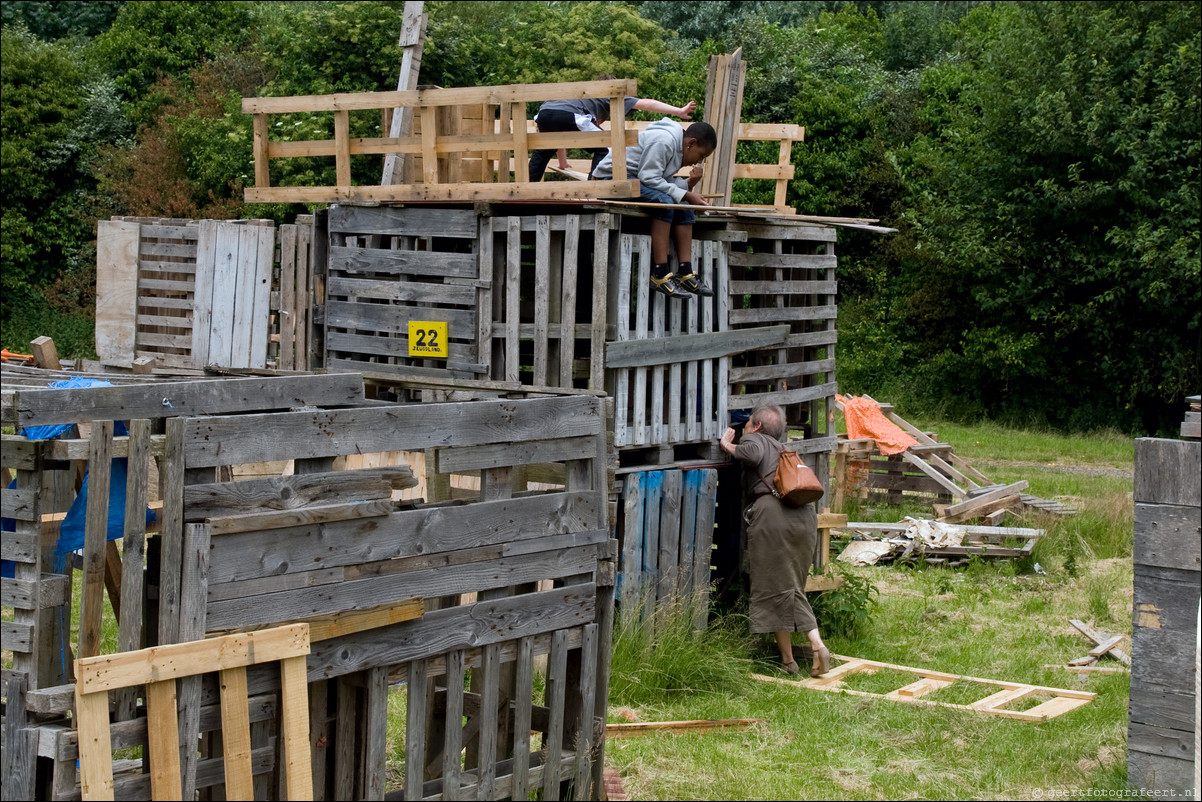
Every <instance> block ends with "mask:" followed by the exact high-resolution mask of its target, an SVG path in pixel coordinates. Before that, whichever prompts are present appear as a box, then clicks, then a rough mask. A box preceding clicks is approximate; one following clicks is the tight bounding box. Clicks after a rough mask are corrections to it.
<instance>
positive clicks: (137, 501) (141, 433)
mask: <svg viewBox="0 0 1202 802" xmlns="http://www.w3.org/2000/svg"><path fill="white" fill-rule="evenodd" d="M149 468H150V421H149V420H146V419H145V418H139V419H134V420H131V421H130V422H129V461H128V472H127V478H126V484H125V532H124V534H123V535H122V538H121V551H122V555H121V562H122V564H121V593H122V595H123V597H124V598H125V604H123V605H121V613H120V616H119V619H120V620H119V622H118V627H117V633H118V634H117V647H118V648H119V649H120V650H121V651H123V652H130V651H134V650H136V649H140V648H142V603H141V599H142V583H143V582H142V581H143V564H144V562H145V559H146V498H147V481H148V476H147V474H148V471H149ZM136 704H137V697H136V694H135V692H134V691H133V690H130V689H126V690H123V691H121V692H120V693H119V694H118V696H117V716H116V720H117V721H128V720H129V719H131V718H133V717H134V713H135V707H136Z"/></svg>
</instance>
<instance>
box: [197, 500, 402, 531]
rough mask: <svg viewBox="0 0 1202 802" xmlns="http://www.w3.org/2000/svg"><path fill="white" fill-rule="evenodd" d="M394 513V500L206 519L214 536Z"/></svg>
mask: <svg viewBox="0 0 1202 802" xmlns="http://www.w3.org/2000/svg"><path fill="white" fill-rule="evenodd" d="M394 510H395V507H394V505H393V503H392V502H391V501H382V500H381V501H354V502H350V503H346V504H319V505H317V506H313V507H303V508H301V509H297V510H272V511H270V512H258V513H254V512H251V513H240V514H235V515H226V516H221V517H216V518H206V519H205V521H206V522H207V523H208V525H209V530H210V532H211V533H212V534H214V535H230V534H238V533H241V532H261V531H264V530H268V529H284V528H288V527H295V526H306V525H313V524H322V523H331V522H334V521H348V520H352V519H363V518H376V517H379V516H382V515H388V514H389V513H390V512H393V511H394ZM191 514H195V513H191Z"/></svg>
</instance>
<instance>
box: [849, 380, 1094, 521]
mask: <svg viewBox="0 0 1202 802" xmlns="http://www.w3.org/2000/svg"><path fill="white" fill-rule="evenodd" d="M835 400H836V403H837V405H838V407H839V409H840V410H842V411H843V416H844V420H845V421H846V424H847V435H846V438H845V437H844V436H843V435H840V440H839V444H838V447H837V452H836V455H835V475H834V482H833V484H834V489H833V496H834V499H833V503H832V509H835V510H839V509H842V505H843V502H844V499H846V498H847V497H848V496H850V495H856V496H859V497H865V498H866V497H867V496H868V492H869V491H870V490H872V491H874V492H875V493H883V494H885V495H886V496H887V499H888V501H889V502H890V503H895V504H899V503H901V502H902V501H903V499H906V498H913V497H914V494H919V495H921V496H922V497H925V498H930V497H931V496H933V497H934V498H935V500H936V504H935V506H934V510H935V513H936V515H937V517H938V520H939V522H941V523H946V524H960V523H967V522H970V521H977V520H980V521H983V522H984V523H986V524H989V525H996V524H998V523H1000V522H1001V520H1002V519H1003V518H1005V517H1006V516H1007V515H1009V514H1018V513H1023V512H1031V511H1040V512H1044V513H1049V514H1053V515H1074V514H1076V510H1074V509H1073V508H1071V507H1068V506H1066V505H1065V504H1062V503H1061V502H1059V501H1054V500H1049V499H1043V498H1039V497H1038V496H1034V495H1031V494H1030V493H1027V492H1026V491H1027V487H1028V484H1027V482H1026V481H1025V480H1022V481H1018V482H1014V483H1012V484H1008V485H1001V484H998V483H996V482H994V481H992V480H990V479H989V477H987V476H985V475H984V474H983V473H981V472H980V471H978V470H977V469H976V468H974V467H973V466H972V465H971V464H970V463H969V462H968V460H966V459H964V458H963V457H961V456H960V455H958V454H956V452H955V450H954V449H953V448H952V446H951V444H950V443H941V442H938V441H937V440H936V439H935V438H934V437H933V436H932V435H931V434H930V433H928V432H923V431H920V430H919V429H918V428H917V427H915V426H914V425H912V424H911V423H909V422H908V421H906V420H905V419H904V418H902V417H901V416H900V415H898V414H897V413H896V412H895V411H894V410H893V406H892V405H891V404H880V403H877V402H876V401H875V400H873V399H872V398H871V397H870V396H866V395H865V396H846V397H845V396H842V395H836V396H835ZM939 502H948V503H939Z"/></svg>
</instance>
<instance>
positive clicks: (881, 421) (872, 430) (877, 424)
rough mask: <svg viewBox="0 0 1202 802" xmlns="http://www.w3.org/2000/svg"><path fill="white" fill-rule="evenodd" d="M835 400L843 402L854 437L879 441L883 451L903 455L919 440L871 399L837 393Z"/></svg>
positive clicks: (845, 416) (850, 432)
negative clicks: (887, 416) (906, 431)
mask: <svg viewBox="0 0 1202 802" xmlns="http://www.w3.org/2000/svg"><path fill="white" fill-rule="evenodd" d="M835 400H837V401H838V402H839V403H840V404H842V405H843V420H844V421H845V422H846V423H847V437H848V439H850V440H862V439H868V440H875V441H876V447H877V450H878V451H880V452H881V453H882V454H886V455H887V454H900V453H901V452H903V451H905V450H906V449H907V448H909V447H910V446H916V445H918V441H917V440H915V439H914V438H913V437H911V436H910V435H908V434H906V433H905V432H904V431H902V429H901V427H899V426H898V425H897V424H896V423H894V422H893V421H891V420H889V419H888V418H886V417H885V413H884V412H881V407H880V405H879V404H878V403H877V402H875V401H873V400H872V399H870V398H863V397H861V396H856V395H853V396H847V397H845V396H841V395H836V396H835Z"/></svg>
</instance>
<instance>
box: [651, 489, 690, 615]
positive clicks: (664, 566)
mask: <svg viewBox="0 0 1202 802" xmlns="http://www.w3.org/2000/svg"><path fill="white" fill-rule="evenodd" d="M663 477H664V479H663V485H662V486H661V491H660V492H661V494H662V495H661V499H662V501H661V503H660V525H659V585H658V587H657V588H656V598H657V602H658V605H659V606H660V607H661V608H663V607H666V606H669V605H671V604H672V603H673V602H675V601H676V600H677V599H678V598H679V587H678V586H677V580H678V578H679V576H680V565H679V563H680V537H681V531H680V530H681V527H680V514H681V500H682V499H681V496H682V493H683V490H684V481H683V476H682V474H681V472H680V471H664V472H663Z"/></svg>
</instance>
